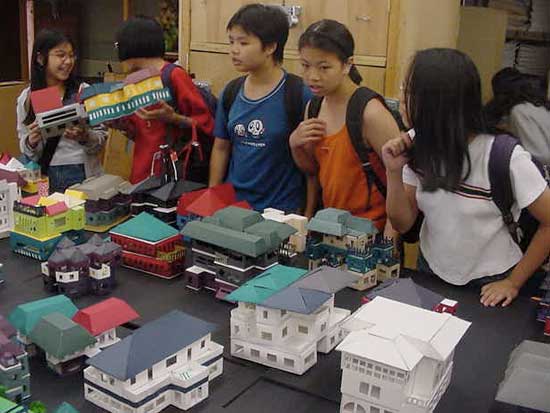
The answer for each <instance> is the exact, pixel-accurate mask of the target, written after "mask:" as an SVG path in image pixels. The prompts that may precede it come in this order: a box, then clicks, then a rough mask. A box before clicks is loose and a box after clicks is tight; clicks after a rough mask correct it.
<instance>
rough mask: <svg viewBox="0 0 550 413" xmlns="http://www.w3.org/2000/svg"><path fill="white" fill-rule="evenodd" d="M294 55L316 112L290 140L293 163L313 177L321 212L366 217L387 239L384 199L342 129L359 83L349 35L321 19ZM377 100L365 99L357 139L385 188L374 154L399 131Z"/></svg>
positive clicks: (336, 23) (329, 21)
mask: <svg viewBox="0 0 550 413" xmlns="http://www.w3.org/2000/svg"><path fill="white" fill-rule="evenodd" d="M299 50H300V57H301V63H302V67H303V78H304V81H305V82H306V83H307V84H308V85H309V86H310V88H311V90H312V92H313V94H314V95H315V98H314V100H315V99H317V102H316V103H317V105H316V106H318V107H319V109H318V114H317V116H315V117H309V116H308V118H309V119H307V120H305V121H304V122H302V123H301V124H300V126H299V127H298V128H297V129H296V130H295V131H294V133H293V134H292V136H291V138H290V147H291V150H292V155H293V157H294V160H295V161H296V164H297V165H298V167H300V169H302V171H304V172H305V173H306V174H307V175H309V176H315V177H317V179H318V182H319V184H320V187H321V190H322V199H323V206H324V207H325V208H328V207H333V208H339V209H345V210H348V211H350V212H351V213H352V214H353V215H356V216H361V217H365V218H369V219H370V220H372V221H373V222H374V224H375V225H376V226H377V228H378V229H379V230H380V231H383V230H384V232H385V234H386V235H388V236H393V230H392V229H391V227H389V225H386V208H385V199H384V196H383V194H382V192H381V190H380V189H379V187H378V185H374V184H373V183H372V182H369V184H367V178H366V176H365V172H364V171H363V166H362V164H361V161H360V159H359V156H358V155H357V152H356V150H355V148H354V146H353V144H352V140H351V138H350V134H349V132H348V128H347V126H346V110H347V105H348V102H349V100H350V98H351V96H352V95H353V94H354V93H355V92H356V90H357V89H358V85H359V84H360V83H361V81H362V78H361V75H360V74H359V71H358V70H357V67H356V66H355V65H354V64H353V51H354V41H353V37H352V35H351V33H350V32H349V30H348V29H347V28H346V26H344V25H343V24H341V23H338V22H336V21H334V20H321V21H319V22H316V23H313V24H312V25H311V26H309V27H308V29H307V30H306V31H305V32H304V33H303V34H302V36H301V37H300V41H299ZM320 99H322V100H321V101H320V102H319V100H320ZM314 100H312V102H310V104H309V105H312V103H313V102H314ZM381 100H382V99H381V98H380V97H378V99H371V100H370V101H369V102H368V104H367V105H366V107H365V110H364V112H363V116H362V138H363V142H364V143H365V145H366V146H367V147H370V148H372V149H374V152H373V153H372V156H369V160H372V162H371V164H372V166H373V169H374V171H375V172H376V175H377V177H380V178H379V179H380V180H382V181H384V183H385V171H384V169H383V166H382V163H381V161H380V158H379V155H380V149H381V148H382V146H383V145H384V144H385V143H386V142H387V141H388V140H390V139H392V138H393V137H396V136H399V128H398V126H397V124H396V122H395V120H394V119H393V117H392V115H391V114H390V112H389V111H388V109H387V108H386V107H385V105H384V104H383V102H381ZM306 213H309V214H311V213H312V212H311V211H306Z"/></svg>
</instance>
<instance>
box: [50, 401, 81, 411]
mask: <svg viewBox="0 0 550 413" xmlns="http://www.w3.org/2000/svg"><path fill="white" fill-rule="evenodd" d="M53 413H79V412H78V410H77V409H76V408H74V407H73V405H72V404H70V403H67V402H63V403H61V404H60V405H59V406H58V407H57V408H56V409H55V410H54V411H53Z"/></svg>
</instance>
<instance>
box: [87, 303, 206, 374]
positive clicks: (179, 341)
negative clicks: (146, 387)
mask: <svg viewBox="0 0 550 413" xmlns="http://www.w3.org/2000/svg"><path fill="white" fill-rule="evenodd" d="M216 328H217V326H216V325H214V324H211V323H207V322H206V321H202V320H200V319H198V318H195V317H192V316H190V315H188V314H185V313H183V312H181V311H178V310H174V311H172V312H170V313H168V314H165V315H163V316H162V317H160V318H158V319H156V320H154V321H151V322H150V323H147V324H146V325H144V326H143V327H141V328H140V329H138V330H136V331H135V332H134V333H133V334H132V335H130V336H128V337H126V338H125V339H124V340H122V341H120V342H118V343H117V344H115V345H113V346H111V347H109V348H107V349H105V350H103V351H102V352H101V353H99V354H98V355H96V356H94V357H92V358H90V359H88V364H89V365H91V366H94V367H95V368H97V369H98V370H101V371H102V372H104V373H106V374H108V375H110V376H113V377H116V378H117V379H119V380H128V379H130V378H131V377H135V376H136V375H137V374H139V373H141V372H143V371H145V370H147V369H148V368H150V367H152V366H153V365H154V364H156V363H158V362H160V361H162V360H164V359H166V358H168V357H170V356H171V355H173V354H176V353H177V352H178V351H181V350H182V349H183V348H185V347H187V346H188V345H190V344H192V343H194V342H195V341H197V340H199V339H201V338H202V337H204V336H206V335H207V334H209V333H211V332H212V331H214V330H215V329H216Z"/></svg>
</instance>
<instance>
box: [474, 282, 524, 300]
mask: <svg viewBox="0 0 550 413" xmlns="http://www.w3.org/2000/svg"><path fill="white" fill-rule="evenodd" d="M518 293H519V289H518V288H517V287H516V286H515V285H514V283H512V281H510V280H509V279H508V278H505V279H504V280H501V281H495V282H492V283H490V284H487V285H484V286H483V287H482V288H481V300H480V301H481V304H483V305H484V306H485V307H494V306H496V305H498V304H499V303H500V302H502V307H506V306H507V305H509V304H510V303H511V302H512V301H513V300H514V298H516V297H517V296H518Z"/></svg>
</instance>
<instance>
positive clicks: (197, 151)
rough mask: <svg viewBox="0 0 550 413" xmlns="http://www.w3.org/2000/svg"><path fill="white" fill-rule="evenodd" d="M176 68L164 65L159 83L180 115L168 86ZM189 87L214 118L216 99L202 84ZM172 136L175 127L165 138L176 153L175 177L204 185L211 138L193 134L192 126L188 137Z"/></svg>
mask: <svg viewBox="0 0 550 413" xmlns="http://www.w3.org/2000/svg"><path fill="white" fill-rule="evenodd" d="M176 69H180V70H183V68H182V67H181V66H178V65H176V64H174V63H169V64H168V65H166V66H165V67H164V68H163V70H162V71H161V80H162V83H163V85H164V87H166V88H168V89H169V90H170V93H171V94H172V100H171V101H170V102H168V103H169V104H170V105H171V106H172V107H173V108H174V110H175V111H176V112H177V113H180V110H179V108H178V103H177V102H178V101H177V96H176V93H175V89H174V87H173V85H172V72H173V71H174V70H176ZM193 84H194V85H195V87H196V88H197V90H198V91H199V93H200V95H201V96H202V98H203V100H204V102H205V103H206V106H207V107H208V110H209V111H210V114H211V115H212V117H215V115H216V108H217V104H218V99H217V98H216V97H215V96H214V95H213V94H212V91H211V89H210V87H209V86H208V85H207V84H206V83H204V82H199V81H195V80H193ZM174 133H175V128H174V127H172V126H171V125H168V126H167V135H168V136H167V137H166V139H167V143H168V145H170V147H171V148H172V149H173V150H174V151H175V152H176V153H177V154H178V161H177V163H176V169H177V170H178V175H180V176H182V177H183V178H184V179H187V180H190V181H193V182H199V183H204V184H207V183H208V174H209V164H210V154H211V153H212V146H213V144H214V137H213V136H208V135H205V134H204V133H202V132H201V131H197V130H196V128H195V127H192V128H191V130H190V132H188V136H184V138H183V139H178V138H176V137H175V136H174Z"/></svg>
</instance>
